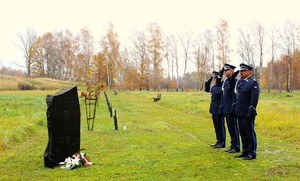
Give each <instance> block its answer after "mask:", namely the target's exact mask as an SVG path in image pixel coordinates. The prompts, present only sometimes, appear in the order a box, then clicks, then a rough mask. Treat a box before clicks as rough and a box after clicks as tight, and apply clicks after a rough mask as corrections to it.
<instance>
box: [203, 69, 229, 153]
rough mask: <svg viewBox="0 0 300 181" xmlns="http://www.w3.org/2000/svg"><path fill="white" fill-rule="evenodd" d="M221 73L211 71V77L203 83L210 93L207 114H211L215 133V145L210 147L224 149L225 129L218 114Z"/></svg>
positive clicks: (222, 120) (221, 117)
mask: <svg viewBox="0 0 300 181" xmlns="http://www.w3.org/2000/svg"><path fill="white" fill-rule="evenodd" d="M222 75H223V71H220V72H217V71H213V73H212V76H211V78H210V79H208V81H206V82H205V91H206V92H210V95H211V102H210V107H209V112H210V113H211V114H212V120H213V124H214V128H215V133H216V139H217V141H216V143H214V144H212V145H211V147H214V148H224V147H225V138H226V137H225V136H226V134H225V127H224V118H223V116H222V115H221V114H220V113H219V109H220V101H221V96H222V88H221V87H222V84H221V77H222ZM212 81H213V82H214V83H213V85H212V87H210V85H211V82H212Z"/></svg>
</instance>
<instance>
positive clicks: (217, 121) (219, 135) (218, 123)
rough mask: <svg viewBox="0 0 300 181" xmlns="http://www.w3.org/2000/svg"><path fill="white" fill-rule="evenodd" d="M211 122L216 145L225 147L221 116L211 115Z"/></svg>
mask: <svg viewBox="0 0 300 181" xmlns="http://www.w3.org/2000/svg"><path fill="white" fill-rule="evenodd" d="M212 120H213V123H214V128H215V132H216V139H217V144H218V145H221V146H225V140H226V133H225V127H224V118H223V116H222V115H221V114H212Z"/></svg>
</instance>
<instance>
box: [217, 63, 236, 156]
mask: <svg viewBox="0 0 300 181" xmlns="http://www.w3.org/2000/svg"><path fill="white" fill-rule="evenodd" d="M235 68H236V67H235V66H234V65H230V64H225V65H224V73H225V75H226V79H225V80H224V82H223V85H222V92H223V94H222V97H221V103H220V113H222V114H223V115H224V117H225V118H226V123H227V128H228V131H229V134H230V138H231V141H230V144H231V145H230V148H229V149H228V150H225V151H226V152H228V153H236V152H240V139H239V133H238V127H237V120H236V117H235V114H234V106H235V94H234V87H235V83H236V81H237V79H236V76H237V74H238V71H237V72H234V69H235Z"/></svg>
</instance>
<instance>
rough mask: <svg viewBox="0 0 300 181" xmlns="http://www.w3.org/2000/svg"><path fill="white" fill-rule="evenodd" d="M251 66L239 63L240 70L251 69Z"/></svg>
mask: <svg viewBox="0 0 300 181" xmlns="http://www.w3.org/2000/svg"><path fill="white" fill-rule="evenodd" d="M252 69H253V67H251V66H250V65H246V64H244V63H241V64H240V70H241V71H243V70H252Z"/></svg>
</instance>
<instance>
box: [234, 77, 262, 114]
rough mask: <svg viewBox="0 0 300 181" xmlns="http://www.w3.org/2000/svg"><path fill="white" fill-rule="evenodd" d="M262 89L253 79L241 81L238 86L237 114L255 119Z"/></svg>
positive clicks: (236, 90) (236, 89)
mask: <svg viewBox="0 0 300 181" xmlns="http://www.w3.org/2000/svg"><path fill="white" fill-rule="evenodd" d="M259 91H260V88H259V86H258V83H257V81H256V80H255V79H253V78H252V77H249V78H247V79H245V80H244V79H239V80H238V81H237V84H236V88H235V92H236V108H235V114H236V115H237V116H242V117H255V116H256V106H257V103H258V97H259Z"/></svg>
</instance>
